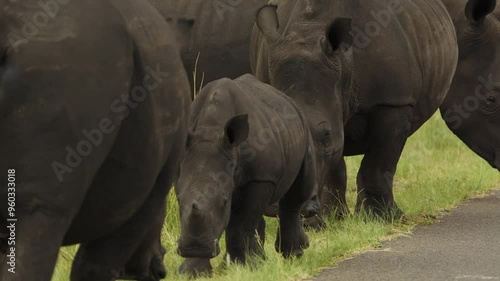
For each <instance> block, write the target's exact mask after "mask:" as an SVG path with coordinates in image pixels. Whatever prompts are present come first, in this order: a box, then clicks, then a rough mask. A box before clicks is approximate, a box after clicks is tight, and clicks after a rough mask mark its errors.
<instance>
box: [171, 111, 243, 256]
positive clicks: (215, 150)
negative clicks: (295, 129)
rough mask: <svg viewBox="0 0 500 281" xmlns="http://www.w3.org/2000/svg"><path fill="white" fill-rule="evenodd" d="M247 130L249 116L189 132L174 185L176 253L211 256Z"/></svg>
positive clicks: (224, 218)
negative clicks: (177, 218) (218, 128)
mask: <svg viewBox="0 0 500 281" xmlns="http://www.w3.org/2000/svg"><path fill="white" fill-rule="evenodd" d="M248 133H249V126H248V115H246V114H245V115H238V116H234V117H232V118H231V119H229V120H228V121H227V123H226V125H225V128H224V129H223V131H221V132H217V131H211V130H207V131H204V132H201V131H197V132H194V133H191V134H190V135H189V137H188V142H187V153H186V155H185V157H184V159H183V161H182V163H181V166H180V177H179V181H178V184H177V186H176V187H175V188H176V193H177V199H178V201H179V207H180V217H181V237H180V239H179V240H178V248H177V252H178V254H179V255H180V256H182V257H185V258H213V257H215V256H217V255H218V254H219V252H220V249H219V245H218V244H219V243H218V242H219V238H220V237H221V235H222V232H223V231H224V230H225V229H226V227H227V225H228V223H229V217H230V214H231V198H232V193H233V190H234V175H235V172H236V169H237V163H238V152H237V150H238V146H239V145H240V144H241V143H243V142H244V141H245V140H246V139H247V137H248Z"/></svg>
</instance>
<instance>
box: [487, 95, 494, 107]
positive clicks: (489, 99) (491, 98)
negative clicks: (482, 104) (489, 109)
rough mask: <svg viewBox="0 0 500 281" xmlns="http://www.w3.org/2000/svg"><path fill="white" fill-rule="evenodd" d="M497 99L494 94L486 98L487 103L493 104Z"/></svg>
mask: <svg viewBox="0 0 500 281" xmlns="http://www.w3.org/2000/svg"><path fill="white" fill-rule="evenodd" d="M495 101H496V99H495V97H494V96H489V97H487V98H486V105H491V104H493V103H495Z"/></svg>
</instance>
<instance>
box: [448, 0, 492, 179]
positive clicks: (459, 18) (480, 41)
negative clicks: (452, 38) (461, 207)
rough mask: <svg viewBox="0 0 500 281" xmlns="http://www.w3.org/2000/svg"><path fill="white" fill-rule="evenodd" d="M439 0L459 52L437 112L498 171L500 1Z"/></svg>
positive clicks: (470, 146) (469, 145)
mask: <svg viewBox="0 0 500 281" xmlns="http://www.w3.org/2000/svg"><path fill="white" fill-rule="evenodd" d="M443 3H444V4H445V5H446V7H447V9H448V11H449V12H450V15H451V16H452V18H453V23H454V25H455V28H456V32H457V38H458V48H459V52H460V56H459V59H458V66H457V71H456V73H455V77H454V79H453V83H452V86H451V89H450V92H449V93H448V95H447V96H446V99H445V100H444V102H443V104H442V105H441V107H440V109H441V114H442V116H443V119H444V120H445V121H446V124H447V125H448V127H449V128H450V130H452V131H453V132H454V133H455V134H456V135H457V136H458V137H459V138H460V139H461V140H462V141H463V142H464V143H465V144H467V146H468V147H469V148H471V149H472V150H473V151H474V152H475V153H477V154H478V155H479V156H481V157H482V158H483V159H485V160H486V161H487V162H488V163H490V165H491V166H492V167H494V168H496V169H498V170H499V171H500V7H498V6H497V7H496V1H495V0H487V1H472V0H471V1H466V0H458V1H457V0H455V1H451V0H443ZM468 3H469V4H468Z"/></svg>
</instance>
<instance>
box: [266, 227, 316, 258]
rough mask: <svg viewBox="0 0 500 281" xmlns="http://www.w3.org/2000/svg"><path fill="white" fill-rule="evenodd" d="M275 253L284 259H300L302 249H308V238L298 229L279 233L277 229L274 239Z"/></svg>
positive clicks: (279, 230)
mask: <svg viewBox="0 0 500 281" xmlns="http://www.w3.org/2000/svg"><path fill="white" fill-rule="evenodd" d="M274 247H275V248H276V251H277V252H278V253H281V254H282V255H283V257H284V258H289V257H292V256H295V257H300V256H302V254H303V253H304V251H303V250H304V249H307V248H309V238H307V235H306V234H305V232H304V231H303V230H302V228H299V229H297V230H295V231H287V230H285V231H283V232H282V231H281V228H280V229H278V235H277V237H276V242H275V244H274Z"/></svg>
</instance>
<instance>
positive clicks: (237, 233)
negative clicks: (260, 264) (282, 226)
mask: <svg viewBox="0 0 500 281" xmlns="http://www.w3.org/2000/svg"><path fill="white" fill-rule="evenodd" d="M274 189H275V185H274V184H273V183H270V182H251V183H248V184H246V185H245V186H243V187H240V188H238V190H239V191H238V192H241V195H240V196H239V198H241V200H239V201H238V202H232V204H233V206H235V209H234V210H232V211H231V218H230V220H229V224H228V226H227V229H226V248H227V253H228V254H229V257H230V259H231V261H234V262H241V263H245V261H246V254H250V255H257V256H260V257H262V258H263V257H264V255H265V254H264V237H263V235H262V234H263V232H264V227H265V224H264V223H263V215H264V209H265V208H266V206H267V205H268V204H269V201H270V199H271V198H270V197H271V195H272V191H273V190H274ZM256 233H258V234H259V236H260V235H262V236H261V237H259V238H257V237H256V235H255V234H256ZM247 250H248V252H247Z"/></svg>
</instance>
